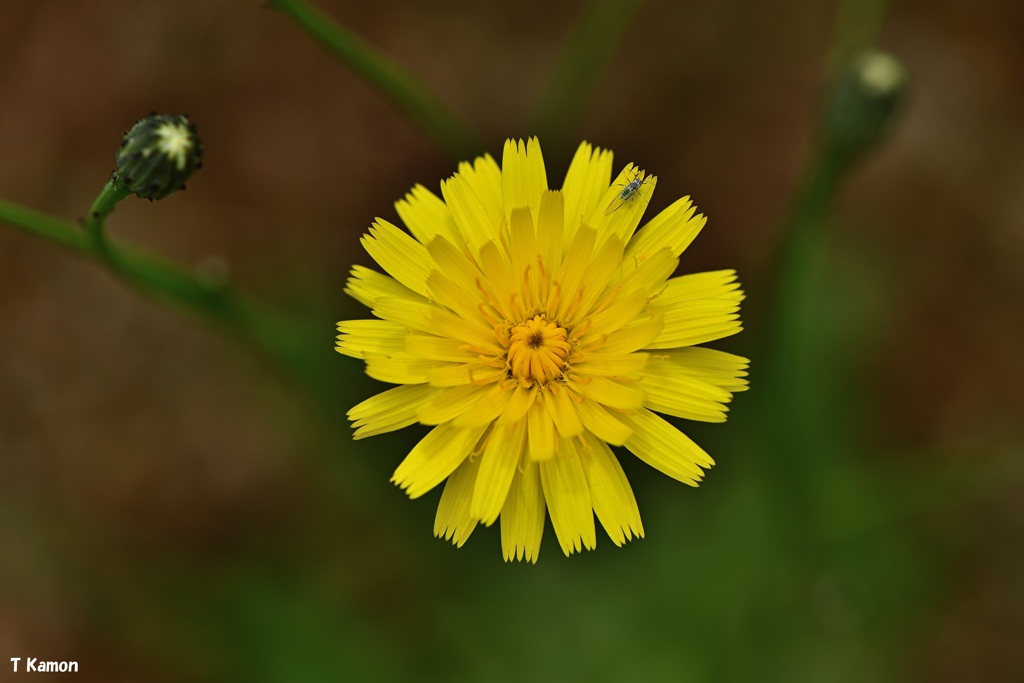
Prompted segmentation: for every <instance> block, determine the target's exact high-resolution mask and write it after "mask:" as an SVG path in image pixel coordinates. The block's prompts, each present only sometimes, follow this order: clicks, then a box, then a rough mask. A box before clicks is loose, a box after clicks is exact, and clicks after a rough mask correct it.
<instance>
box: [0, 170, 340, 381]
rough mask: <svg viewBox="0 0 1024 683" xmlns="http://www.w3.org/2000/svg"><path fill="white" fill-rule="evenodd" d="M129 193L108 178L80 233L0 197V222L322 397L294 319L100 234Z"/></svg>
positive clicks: (312, 340) (317, 370)
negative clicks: (209, 327)
mask: <svg viewBox="0 0 1024 683" xmlns="http://www.w3.org/2000/svg"><path fill="white" fill-rule="evenodd" d="M127 194H128V192H127V191H126V190H124V189H123V188H121V187H120V186H119V184H117V183H115V182H114V181H113V180H111V181H109V182H108V183H107V184H106V186H104V188H103V190H102V191H101V192H100V194H99V196H98V197H97V198H96V201H95V202H93V205H92V208H91V209H90V210H89V214H88V216H87V217H86V218H85V219H84V220H83V221H82V225H83V227H84V228H85V230H84V232H83V231H82V230H81V229H79V228H78V227H77V226H75V225H74V224H72V223H67V222H65V221H61V220H58V219H55V218H53V217H52V216H48V215H46V214H42V213H39V212H36V211H33V210H31V209H28V208H25V207H22V206H19V205H17V204H13V203H11V202H7V201H4V200H0V222H4V223H7V224H9V225H11V226H13V227H15V228H18V229H20V230H22V231H23V232H25V233H28V234H30V235H33V236H35V237H39V238H42V239H44V240H46V241H48V242H50V243H53V244H57V245H59V246H61V247H64V248H67V249H71V250H72V251H74V252H76V253H79V254H83V255H86V256H91V257H93V258H95V259H97V260H99V261H100V262H102V263H103V264H104V265H106V266H107V267H108V268H109V269H110V270H111V271H112V272H113V273H114V274H115V275H117V276H118V277H120V278H122V279H123V280H124V281H126V282H127V283H128V284H130V285H131V286H133V287H135V288H136V289H139V290H141V291H142V292H143V293H145V294H146V295H148V296H151V297H153V298H155V299H157V300H159V301H161V302H163V303H165V304H169V305H171V306H173V307H175V308H178V309H180V310H183V311H187V312H189V313H192V314H195V315H198V316H199V317H202V318H205V319H206V320H208V321H210V322H212V323H214V324H216V325H218V326H220V327H222V328H224V329H226V330H228V331H229V332H231V333H232V334H233V335H234V336H236V337H238V338H239V339H241V340H242V341H243V342H245V343H247V344H249V345H251V346H253V347H255V348H256V349H258V350H259V351H260V352H262V353H264V354H265V355H267V356H269V357H271V358H272V359H273V360H275V361H276V362H278V363H279V364H280V365H281V366H282V367H284V368H285V369H286V370H288V371H290V372H291V373H292V374H293V375H294V376H296V378H297V379H299V380H300V381H301V382H302V383H303V384H305V385H306V387H307V388H310V389H313V390H314V393H316V394H318V395H321V396H324V395H326V394H327V393H329V392H331V388H330V386H329V381H328V377H327V376H326V375H325V373H323V371H322V368H321V367H319V364H318V363H316V362H315V360H312V359H311V356H313V355H314V354H311V353H310V349H311V348H315V346H314V345H315V344H318V343H320V341H319V337H317V336H315V335H314V334H313V333H312V332H311V331H309V330H307V329H306V328H305V327H303V326H301V325H300V324H299V323H298V322H297V321H295V320H292V319H291V318H288V317H285V316H283V315H281V314H279V313H276V312H273V311H270V310H267V309H265V308H263V307H261V306H258V305H257V304H255V303H254V302H252V301H250V300H249V299H247V298H246V297H244V296H243V295H241V294H240V293H238V292H236V291H233V290H231V289H230V288H227V287H219V288H213V287H209V286H207V285H204V284H202V283H201V282H199V281H198V280H196V278H195V277H194V276H193V275H192V274H191V273H189V272H188V271H184V270H182V269H181V268H180V267H178V266H175V265H172V264H170V263H167V262H165V261H163V260H160V259H158V258H156V257H154V256H152V255H150V254H147V253H145V252H142V251H139V250H136V249H131V248H118V247H115V246H114V245H112V244H110V243H109V242H108V241H107V239H106V236H105V234H104V223H105V220H106V218H107V216H109V215H110V213H111V211H113V209H114V207H115V206H116V205H117V203H118V202H119V201H120V200H121V199H123V198H124V197H125V196H126V195H127Z"/></svg>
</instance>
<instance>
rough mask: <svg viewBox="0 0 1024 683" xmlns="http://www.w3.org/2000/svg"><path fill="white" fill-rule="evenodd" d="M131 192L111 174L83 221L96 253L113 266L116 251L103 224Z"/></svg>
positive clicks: (114, 264) (114, 265)
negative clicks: (111, 247)
mask: <svg viewBox="0 0 1024 683" xmlns="http://www.w3.org/2000/svg"><path fill="white" fill-rule="evenodd" d="M130 194H131V190H129V189H128V188H127V187H125V186H124V184H123V183H121V182H120V181H119V180H118V178H117V176H116V175H112V176H110V180H108V181H107V184H106V185H104V186H103V189H102V190H101V191H100V194H99V196H97V197H96V201H94V202H93V203H92V206H91V207H89V214H88V215H87V216H86V217H85V219H84V220H83V221H82V227H83V228H85V234H86V236H88V238H89V242H90V244H91V245H92V248H93V250H94V251H95V252H96V255H97V256H99V257H100V258H102V259H103V260H104V261H106V262H107V263H108V264H110V265H111V266H112V267H116V266H117V263H116V261H115V260H114V252H113V251H111V249H110V245H109V244H108V243H107V236H106V234H105V233H104V231H103V226H104V223H105V222H106V220H107V216H109V215H110V213H111V212H112V211H113V210H114V207H115V206H117V203H118V202H120V201H121V200H122V199H124V198H125V197H127V196H128V195H130Z"/></svg>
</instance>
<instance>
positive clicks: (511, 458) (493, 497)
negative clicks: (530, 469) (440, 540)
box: [470, 420, 526, 526]
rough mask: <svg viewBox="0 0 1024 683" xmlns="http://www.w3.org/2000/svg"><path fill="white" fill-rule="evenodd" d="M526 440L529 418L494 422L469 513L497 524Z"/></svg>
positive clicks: (488, 522) (485, 521)
mask: <svg viewBox="0 0 1024 683" xmlns="http://www.w3.org/2000/svg"><path fill="white" fill-rule="evenodd" d="M525 440H526V420H520V421H518V422H516V423H514V424H511V425H507V426H501V425H495V426H494V427H493V428H492V429H491V436H490V439H489V440H488V441H487V446H486V447H485V448H484V453H483V455H482V456H480V471H479V472H478V473H477V478H476V487H475V488H474V489H473V501H472V504H471V506H470V514H471V515H472V516H473V517H475V518H477V519H479V520H480V521H482V522H483V523H484V524H486V525H487V526H490V525H491V524H494V520H496V519H497V518H498V514H499V513H500V512H501V509H502V507H503V506H504V505H505V499H506V497H507V496H508V494H509V487H510V486H511V485H512V479H513V478H514V476H515V473H516V467H517V466H518V465H519V463H520V461H521V458H522V454H523V447H524V444H525Z"/></svg>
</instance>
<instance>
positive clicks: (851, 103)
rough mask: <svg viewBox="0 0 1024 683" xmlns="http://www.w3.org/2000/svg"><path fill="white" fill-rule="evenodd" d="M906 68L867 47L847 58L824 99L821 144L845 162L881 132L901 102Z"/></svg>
mask: <svg viewBox="0 0 1024 683" xmlns="http://www.w3.org/2000/svg"><path fill="white" fill-rule="evenodd" d="M906 90H907V72H906V70H905V69H904V67H903V65H902V64H901V63H900V62H899V61H898V60H897V59H896V58H895V57H893V56H892V55H889V54H887V53H885V52H882V51H879V50H869V51H867V52H864V53H862V54H860V55H858V56H857V57H856V58H854V59H853V60H851V61H850V62H848V63H847V64H846V65H845V66H844V67H843V68H842V69H841V70H840V72H839V74H838V75H837V77H836V79H835V80H834V81H833V83H832V87H831V88H830V90H829V92H828V95H827V97H826V100H825V131H824V132H825V144H826V145H827V146H828V149H829V151H830V153H831V154H832V155H833V156H834V157H835V158H837V159H838V160H840V161H841V162H842V163H843V164H848V163H850V162H852V161H854V160H855V159H856V158H858V157H860V156H861V155H862V154H863V153H864V152H866V151H867V150H869V149H870V148H871V147H873V146H874V145H875V144H877V143H878V141H879V140H880V139H881V138H882V137H883V136H884V134H885V133H886V132H887V131H888V129H889V127H890V126H891V125H892V121H893V119H894V117H895V115H896V113H897V111H898V109H899V105H900V104H901V103H902V102H903V98H904V96H905V95H906Z"/></svg>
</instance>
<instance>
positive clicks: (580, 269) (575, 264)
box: [549, 226, 597, 318]
mask: <svg viewBox="0 0 1024 683" xmlns="http://www.w3.org/2000/svg"><path fill="white" fill-rule="evenodd" d="M596 239H597V233H596V232H595V231H594V229H593V228H590V227H588V226H582V227H581V228H580V229H579V230H577V231H576V237H575V238H573V241H572V244H570V245H569V249H568V250H567V251H566V252H565V260H564V261H563V262H562V267H561V269H560V270H559V272H558V277H557V278H556V281H557V282H558V284H559V285H560V286H561V288H562V294H561V299H560V300H559V303H558V311H557V315H556V316H554V317H557V318H562V317H564V316H565V315H566V314H567V313H568V312H569V311H570V310H571V309H573V308H576V309H578V308H579V302H578V301H577V296H578V295H579V290H580V285H581V284H583V281H584V278H585V277H586V276H587V268H588V267H589V265H590V255H591V254H592V253H593V251H594V242H595V240H596ZM549 313H551V311H549Z"/></svg>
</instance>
